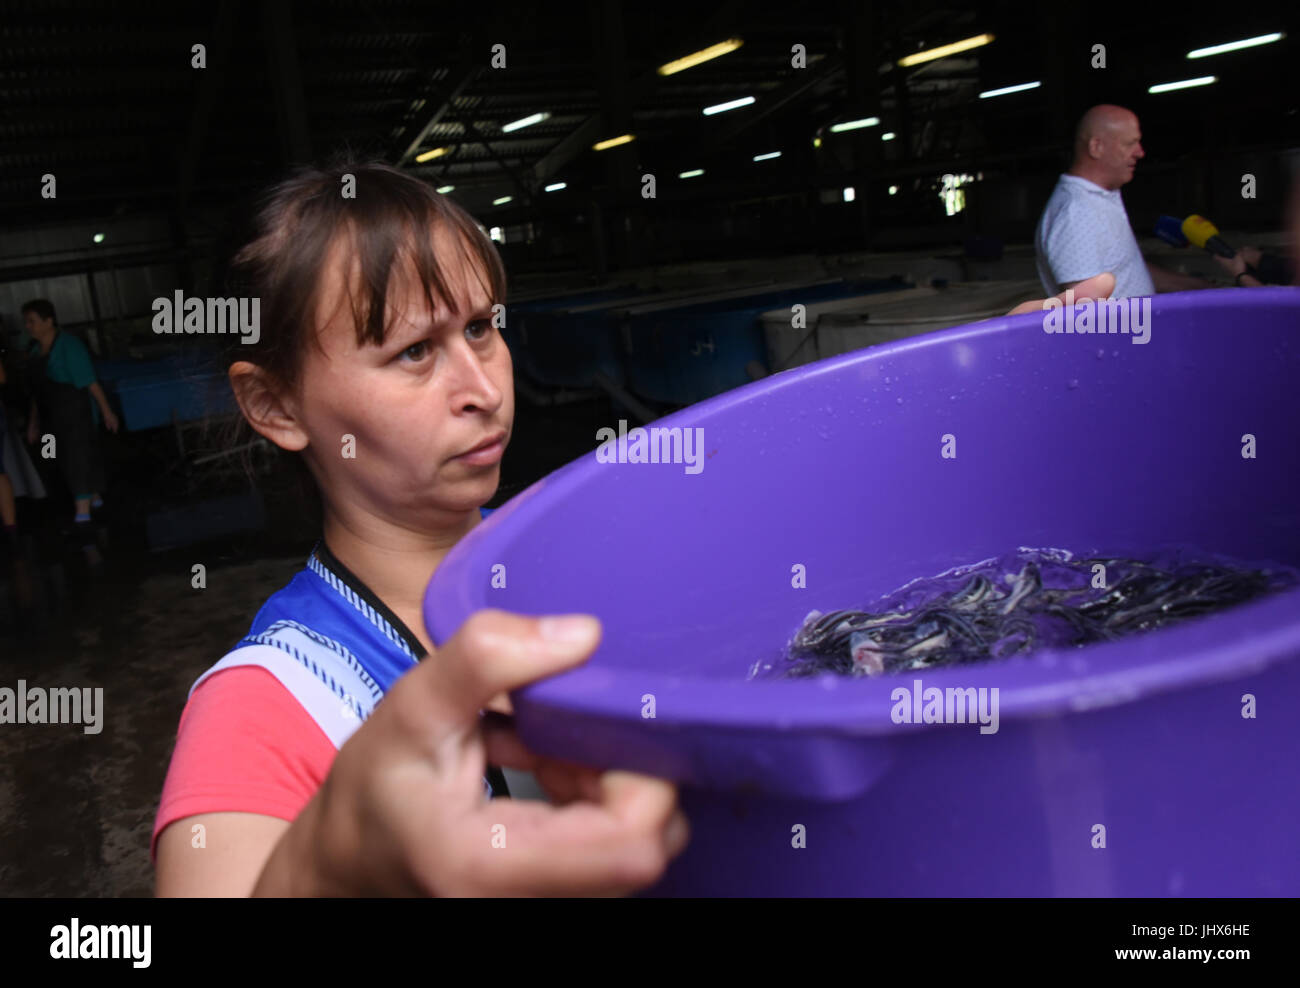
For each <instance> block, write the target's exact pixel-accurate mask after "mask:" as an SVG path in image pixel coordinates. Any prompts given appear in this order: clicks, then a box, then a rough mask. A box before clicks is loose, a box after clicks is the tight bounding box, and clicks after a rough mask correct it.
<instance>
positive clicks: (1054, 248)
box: [1034, 175, 1156, 298]
mask: <svg viewBox="0 0 1300 988" xmlns="http://www.w3.org/2000/svg"><path fill="white" fill-rule="evenodd" d="M1034 247H1035V248H1036V251H1037V254H1038V278H1039V280H1040V281H1042V283H1043V289H1044V290H1045V291H1046V292H1047V294H1048V295H1057V294H1060V292H1062V291H1063V289H1062V287H1061V286H1062V285H1063V284H1065V283H1067V282H1073V281H1083V280H1084V279H1085V278H1091V277H1092V276H1093V275H1095V274H1100V273H1101V272H1103V271H1109V272H1111V273H1112V274H1113V275H1115V291H1114V293H1113V294H1112V295H1111V297H1112V298H1128V297H1130V296H1134V295H1154V294H1155V293H1156V286H1155V285H1154V284H1152V282H1151V272H1150V271H1148V270H1147V264H1146V261H1145V260H1144V259H1143V257H1142V251H1141V250H1139V249H1138V243H1137V238H1136V237H1135V236H1133V227H1132V226H1131V225H1130V224H1129V221H1128V212H1127V211H1126V210H1125V209H1124V200H1123V199H1121V198H1120V194H1119V189H1103V188H1102V187H1101V186H1100V185H1097V184H1096V183H1094V182H1089V181H1088V180H1087V179H1086V178H1080V177H1079V176H1077V175H1062V176H1061V177H1060V179H1058V180H1057V183H1056V188H1055V189H1053V190H1052V197H1051V198H1050V199H1048V200H1047V208H1046V209H1044V210H1043V215H1042V218H1041V219H1040V220H1039V221H1038V232H1037V234H1036V235H1035V237H1034Z"/></svg>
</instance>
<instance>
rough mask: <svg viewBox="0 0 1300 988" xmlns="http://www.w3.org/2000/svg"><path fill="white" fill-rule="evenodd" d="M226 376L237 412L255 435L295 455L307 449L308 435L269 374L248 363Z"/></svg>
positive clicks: (233, 367)
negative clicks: (237, 406)
mask: <svg viewBox="0 0 1300 988" xmlns="http://www.w3.org/2000/svg"><path fill="white" fill-rule="evenodd" d="M229 373H230V387H231V390H233V391H234V392H235V401H236V402H238V403H239V410H240V411H241V412H243V413H244V418H246V419H247V420H248V424H249V425H251V426H252V427H253V429H254V430H255V431H257V432H259V433H261V434H262V435H263V436H265V437H266V438H267V439H269V440H271V442H273V443H275V444H276V445H277V446H279V447H280V448H281V449H287V450H290V451H291V452H297V451H299V450H301V449H305V448H306V446H307V443H308V437H307V433H306V431H305V430H304V429H303V427H302V424H301V423H300V422H299V421H298V418H297V415H296V414H295V409H294V407H293V405H292V403H291V402H290V401H287V400H286V396H285V395H284V394H282V392H281V390H280V389H279V388H277V387H276V382H275V381H274V380H273V379H272V378H271V375H270V374H268V373H267V372H266V371H265V370H263V369H262V368H261V367H258V366H257V365H256V364H252V363H249V362H248V361H247V360H240V361H236V362H235V363H233V364H231V365H230V372H229Z"/></svg>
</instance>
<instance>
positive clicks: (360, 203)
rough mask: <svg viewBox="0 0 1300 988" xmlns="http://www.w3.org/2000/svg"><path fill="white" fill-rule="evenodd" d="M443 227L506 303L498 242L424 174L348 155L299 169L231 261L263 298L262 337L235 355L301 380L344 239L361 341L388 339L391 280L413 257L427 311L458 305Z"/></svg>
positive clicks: (267, 203) (286, 380)
mask: <svg viewBox="0 0 1300 988" xmlns="http://www.w3.org/2000/svg"><path fill="white" fill-rule="evenodd" d="M436 229H443V230H446V231H448V232H450V233H452V234H453V236H452V237H451V238H450V241H451V242H453V243H455V244H456V249H457V250H458V251H459V252H460V257H461V258H465V259H467V260H469V261H470V262H471V263H472V266H473V268H474V269H475V272H476V274H477V275H478V277H480V279H481V278H482V277H483V276H484V275H486V278H487V284H485V285H484V286H483V287H484V289H485V290H486V291H487V292H488V295H489V299H490V302H491V303H492V304H495V303H498V302H504V301H505V293H506V276H505V268H504V266H503V265H502V263H501V257H500V255H499V254H498V253H497V250H496V246H495V245H494V244H493V243H492V240H491V238H489V237H488V235H487V233H486V231H485V230H484V229H483V227H482V226H480V225H479V223H478V222H477V221H476V220H475V219H474V218H473V217H472V216H470V215H469V213H467V212H466V211H465V210H464V209H462V208H461V207H460V206H458V205H457V204H456V203H455V202H453V201H452V200H451V199H448V198H447V197H446V196H444V195H442V194H440V193H438V192H435V191H434V190H433V188H431V187H430V186H429V185H427V184H426V183H424V182H422V181H420V179H418V178H415V177H414V176H412V175H410V174H408V173H406V172H403V171H400V170H398V169H396V168H393V167H391V166H389V165H386V164H383V163H381V162H361V161H354V160H347V159H339V160H336V161H335V162H333V163H331V164H329V165H327V166H325V167H312V168H306V169H303V170H301V171H299V172H296V173H295V174H294V175H292V176H291V177H290V178H288V179H287V180H286V181H284V182H282V183H280V184H279V185H277V186H275V187H274V188H273V189H271V190H270V192H269V193H268V194H267V196H266V197H265V200H264V202H263V204H262V207H261V209H260V210H259V212H258V214H257V219H256V224H255V234H254V237H253V239H252V241H251V242H249V243H248V244H247V245H246V246H245V247H243V248H242V249H241V250H240V251H239V252H238V253H237V254H236V255H235V257H234V259H233V260H232V262H231V270H230V283H231V288H232V289H234V294H236V295H240V296H245V297H249V298H258V299H260V303H259V305H260V311H261V322H260V329H261V337H260V339H259V341H258V342H257V343H256V344H243V343H242V342H241V343H239V345H235V346H232V347H231V353H230V359H231V360H232V361H234V360H247V361H250V362H252V363H254V364H257V365H258V366H260V367H262V368H263V369H264V370H265V371H267V372H268V373H269V374H270V375H271V376H272V377H273V378H274V379H275V380H276V381H277V382H279V383H281V384H284V385H292V384H294V383H296V381H297V378H298V372H299V370H300V368H301V365H302V354H303V348H304V346H305V345H314V344H315V342H316V337H315V332H314V326H313V320H314V318H315V315H316V307H317V301H318V299H317V295H318V291H319V288H320V281H321V275H322V273H323V270H324V267H325V263H326V260H327V258H328V257H329V253H330V250H331V248H332V247H333V246H334V244H335V242H336V241H337V240H338V239H339V237H344V238H346V243H347V250H348V251H349V252H350V253H351V254H352V255H353V257H354V258H355V260H356V262H357V263H358V264H359V267H360V280H359V284H349V286H348V293H349V300H350V302H351V306H352V313H353V317H354V320H355V325H356V329H357V345H358V346H362V345H364V344H367V343H370V344H375V345H379V344H382V343H383V341H384V335H385V332H386V329H387V325H388V320H389V313H388V311H387V300H388V294H389V284H390V280H391V278H392V275H393V272H394V271H401V270H402V269H403V268H404V265H405V263H407V262H408V260H409V262H412V263H414V266H415V273H416V276H417V277H418V279H419V281H420V284H421V285H422V286H423V289H424V296H425V299H426V301H427V302H428V305H429V308H430V310H433V308H434V307H435V306H434V301H435V297H436V298H439V299H442V300H443V301H444V302H445V303H446V304H447V305H449V306H450V305H452V304H454V300H453V297H452V293H451V291H450V289H449V283H448V279H447V274H446V272H447V271H448V270H449V268H450V269H452V270H454V266H451V265H449V264H448V261H449V260H452V259H450V258H447V257H439V256H438V255H437V253H436V252H435V251H434V246H433V235H434V231H435V230H436ZM459 259H460V258H457V259H456V260H459Z"/></svg>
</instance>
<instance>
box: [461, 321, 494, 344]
mask: <svg viewBox="0 0 1300 988" xmlns="http://www.w3.org/2000/svg"><path fill="white" fill-rule="evenodd" d="M490 332H492V320H491V319H476V320H474V321H473V322H472V323H470V324H469V325H468V326H466V327H465V333H466V335H467V336H469V338H470V339H471V340H481V339H484V338H485V337H486V336H487V334H488V333H490Z"/></svg>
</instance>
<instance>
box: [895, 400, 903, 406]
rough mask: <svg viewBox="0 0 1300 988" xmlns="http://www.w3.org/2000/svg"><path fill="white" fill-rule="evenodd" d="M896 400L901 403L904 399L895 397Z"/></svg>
mask: <svg viewBox="0 0 1300 988" xmlns="http://www.w3.org/2000/svg"><path fill="white" fill-rule="evenodd" d="M894 400H895V401H897V402H898V403H899V404H900V405H901V404H902V403H903V399H902V398H895V399H894Z"/></svg>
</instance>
